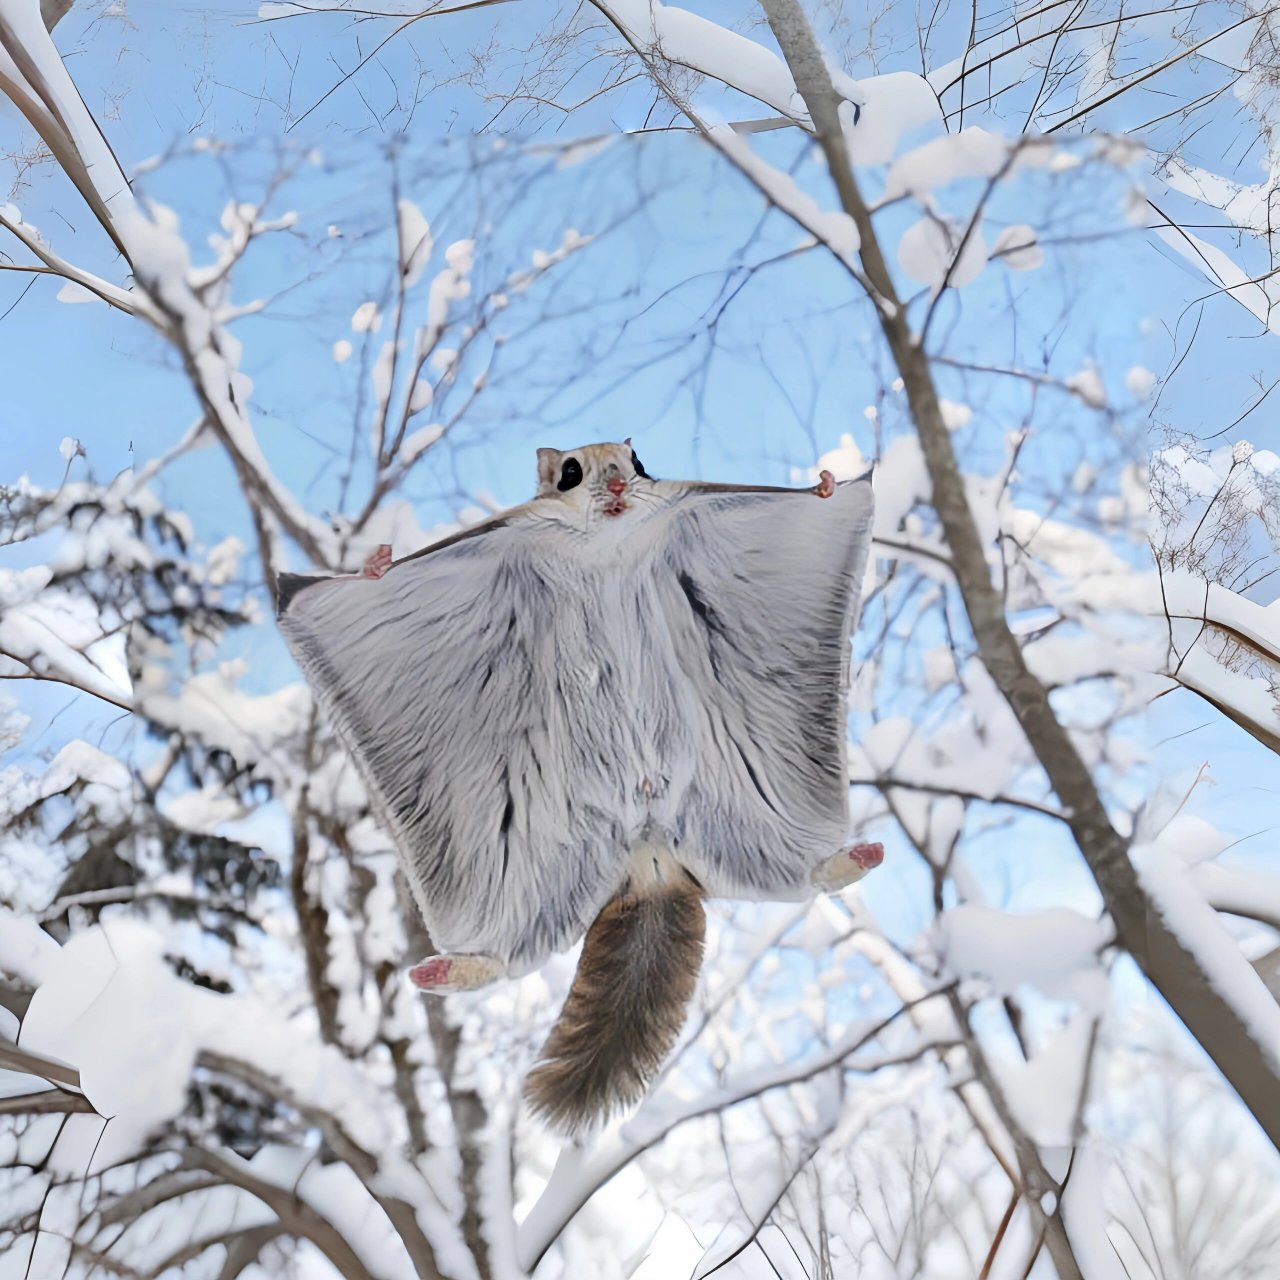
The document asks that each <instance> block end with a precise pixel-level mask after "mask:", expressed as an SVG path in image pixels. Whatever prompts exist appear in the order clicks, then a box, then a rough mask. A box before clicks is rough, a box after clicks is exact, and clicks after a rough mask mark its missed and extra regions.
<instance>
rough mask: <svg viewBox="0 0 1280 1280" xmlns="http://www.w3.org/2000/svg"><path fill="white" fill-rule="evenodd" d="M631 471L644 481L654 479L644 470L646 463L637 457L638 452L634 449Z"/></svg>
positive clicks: (632, 451)
mask: <svg viewBox="0 0 1280 1280" xmlns="http://www.w3.org/2000/svg"><path fill="white" fill-rule="evenodd" d="M631 469H632V471H634V472H635V473H636V475H638V476H640V477H641V478H642V479H645V480H649V479H652V477H651V476H650V475H649V473H648V472H647V471H646V470H645V469H644V463H643V462H641V461H640V459H639V458H637V457H636V451H635V450H634V449H632V450H631Z"/></svg>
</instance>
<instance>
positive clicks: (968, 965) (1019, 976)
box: [936, 904, 1112, 1003]
mask: <svg viewBox="0 0 1280 1280" xmlns="http://www.w3.org/2000/svg"><path fill="white" fill-rule="evenodd" d="M1111 941H1112V928H1111V924H1110V922H1109V921H1106V920H1091V919H1090V918H1089V917H1088V916H1085V915H1082V914H1081V913H1080V912H1078V911H1072V910H1070V909H1069V908H1067V907H1054V908H1051V909H1050V910H1047V911H1034V912H1030V913H1028V914H1027V915H1011V914H1010V913H1009V912H1007V911H997V910H995V909H993V908H991V907H982V906H977V905H974V904H965V905H963V906H959V907H953V908H952V909H951V910H950V911H948V912H946V913H945V914H944V915H943V916H942V917H941V919H940V920H939V921H938V924H937V927H936V942H937V947H938V951H939V954H941V955H942V956H943V957H944V958H945V960H946V962H947V965H948V967H949V968H951V969H952V970H954V971H955V972H956V973H957V974H959V975H960V976H961V977H964V978H970V979H976V980H980V981H982V982H983V983H985V984H987V985H989V986H990V987H991V988H992V990H993V991H994V992H996V993H997V994H999V995H1006V996H1007V995H1013V994H1015V993H1016V992H1017V990H1018V988H1019V987H1021V986H1022V985H1023V984H1024V983H1025V984H1028V985H1030V986H1033V987H1035V988H1036V989H1037V990H1039V991H1041V992H1043V993H1044V994H1045V995H1047V996H1049V997H1051V998H1054V999H1062V1000H1073V1001H1075V1002H1077V1003H1085V1002H1089V1003H1091V1002H1092V1000H1093V999H1094V998H1096V997H1097V996H1098V995H1099V994H1100V993H1102V994H1105V991H1106V988H1107V982H1106V979H1105V976H1103V975H1102V973H1101V972H1100V970H1099V967H1098V957H1099V954H1100V953H1101V952H1102V950H1103V948H1105V947H1106V946H1108V945H1109V944H1110V942H1111ZM1098 979H1101V988H1100V989H1099V986H1098Z"/></svg>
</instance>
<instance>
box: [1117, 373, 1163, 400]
mask: <svg viewBox="0 0 1280 1280" xmlns="http://www.w3.org/2000/svg"><path fill="white" fill-rule="evenodd" d="M1155 385H1156V375H1155V374H1154V373H1152V372H1151V370H1150V369H1147V368H1144V367H1143V366H1142V365H1140V364H1135V365H1133V366H1132V367H1131V368H1130V369H1129V370H1128V371H1127V372H1126V373H1125V375H1124V389H1125V390H1126V391H1127V392H1128V393H1129V394H1130V395H1131V396H1133V398H1134V399H1135V400H1146V399H1149V398H1150V396H1151V389H1152V388H1153V387H1154V386H1155Z"/></svg>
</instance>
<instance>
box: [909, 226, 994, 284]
mask: <svg viewBox="0 0 1280 1280" xmlns="http://www.w3.org/2000/svg"><path fill="white" fill-rule="evenodd" d="M963 235H964V228H963V227H957V226H956V225H955V224H954V223H952V222H950V221H944V220H942V219H941V218H939V217H938V216H937V215H932V216H928V217H924V218H921V219H920V220H919V221H918V222H914V223H912V225H911V226H909V227H908V228H907V229H906V231H904V232H903V233H902V238H901V239H900V240H899V241H898V263H899V265H900V266H901V267H902V269H903V271H905V272H906V273H907V275H908V276H910V277H911V279H912V280H918V281H919V282H920V283H921V284H927V285H930V286H932V287H934V288H939V287H941V285H942V283H943V281H944V280H946V281H947V283H948V284H949V285H951V286H953V287H955V288H957V289H958V288H962V287H963V286H964V285H966V284H969V283H971V282H972V281H974V280H976V279H977V278H978V276H980V275H981V274H982V272H983V269H984V268H985V267H986V265H987V244H986V240H985V238H984V236H983V234H982V228H981V227H974V228H973V229H972V230H971V231H970V232H969V235H968V238H967V239H966V240H965V242H964V247H963V248H961V246H960V240H961V237H962V236H963ZM957 255H958V256H957ZM953 263H954V265H953ZM948 273H950V275H949V277H948Z"/></svg>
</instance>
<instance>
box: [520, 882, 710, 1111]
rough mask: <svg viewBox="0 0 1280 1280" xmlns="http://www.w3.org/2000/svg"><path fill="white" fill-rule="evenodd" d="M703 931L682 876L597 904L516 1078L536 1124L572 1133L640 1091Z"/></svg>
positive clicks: (659, 1054)
mask: <svg viewBox="0 0 1280 1280" xmlns="http://www.w3.org/2000/svg"><path fill="white" fill-rule="evenodd" d="M705 933H706V916H705V915H703V912H702V895H701V893H700V892H699V891H698V889H697V886H696V885H695V884H694V883H693V881H692V880H690V879H689V878H688V877H687V876H685V875H683V874H682V875H681V876H680V877H679V879H678V880H676V881H675V882H674V883H672V882H667V883H664V884H661V885H653V886H646V887H645V889H644V890H643V891H642V892H635V891H634V890H633V889H632V888H631V887H630V886H628V889H627V890H624V892H622V893H620V894H618V896H617V897H615V898H612V899H611V900H610V901H609V902H608V903H606V904H605V908H604V910H603V911H601V912H600V914H599V915H598V916H597V917H596V920H595V923H594V924H593V925H592V926H591V928H590V929H589V930H588V931H587V936H586V939H585V941H584V942H583V944H582V957H581V959H580V960H579V961H578V972H577V973H576V974H575V975H574V979H573V986H572V987H571V988H570V989H569V997H568V999H567V1000H566V1001H565V1002H564V1008H563V1009H562V1010H561V1012H560V1018H559V1020H558V1021H557V1022H556V1025H555V1026H554V1027H553V1028H552V1029H551V1035H550V1036H548V1037H547V1043H546V1044H545V1045H543V1046H542V1055H541V1059H540V1061H539V1063H538V1065H537V1066H536V1067H535V1068H534V1069H533V1071H531V1072H530V1073H529V1078H528V1079H527V1080H526V1081H525V1087H524V1094H525V1098H526V1099H527V1100H528V1102H529V1105H530V1106H531V1107H532V1108H533V1110H534V1111H535V1112H536V1113H537V1114H538V1115H540V1116H541V1117H542V1119H543V1120H545V1121H546V1122H547V1123H548V1124H549V1125H551V1126H552V1127H553V1128H555V1129H559V1130H560V1131H561V1132H563V1133H568V1134H574V1133H577V1132H578V1131H580V1130H581V1129H583V1128H585V1127H586V1126H588V1125H590V1124H591V1123H593V1122H594V1121H597V1120H604V1119H606V1118H608V1116H609V1115H611V1114H612V1113H613V1112H615V1111H618V1110H619V1109H621V1108H622V1107H625V1106H629V1105H630V1104H632V1103H635V1102H638V1101H639V1100H640V1098H641V1097H643V1095H644V1091H645V1089H646V1088H647V1086H648V1084H649V1081H650V1080H652V1079H653V1077H654V1074H655V1073H656V1072H657V1070H658V1067H659V1065H660V1064H661V1062H662V1059H663V1058H664V1057H666V1055H667V1052H668V1051H669V1050H670V1048H671V1046H672V1045H673V1044H674V1043H675V1041H676V1037H677V1036H678V1035H679V1034H680V1028H681V1027H682V1026H683V1025H684V1012H685V1006H686V1005H687V1004H688V1003H689V997H690V996H692V995H693V989H694V986H695V985H696V983H697V980H698V970H699V969H700V968H701V966H702V941H703V937H704V935H705Z"/></svg>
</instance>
